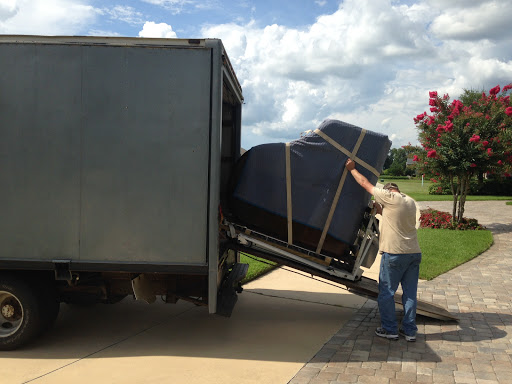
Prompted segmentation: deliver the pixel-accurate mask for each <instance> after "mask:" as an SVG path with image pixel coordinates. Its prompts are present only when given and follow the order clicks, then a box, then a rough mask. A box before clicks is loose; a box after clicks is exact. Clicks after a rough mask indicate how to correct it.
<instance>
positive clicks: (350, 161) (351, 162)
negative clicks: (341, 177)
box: [345, 159, 356, 172]
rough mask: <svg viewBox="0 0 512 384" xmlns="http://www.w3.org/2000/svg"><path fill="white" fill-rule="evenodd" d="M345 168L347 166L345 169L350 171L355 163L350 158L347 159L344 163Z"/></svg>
mask: <svg viewBox="0 0 512 384" xmlns="http://www.w3.org/2000/svg"><path fill="white" fill-rule="evenodd" d="M345 168H347V170H348V171H349V172H350V171H352V170H353V169H355V168H356V163H355V162H354V160H352V159H347V162H346V163H345Z"/></svg>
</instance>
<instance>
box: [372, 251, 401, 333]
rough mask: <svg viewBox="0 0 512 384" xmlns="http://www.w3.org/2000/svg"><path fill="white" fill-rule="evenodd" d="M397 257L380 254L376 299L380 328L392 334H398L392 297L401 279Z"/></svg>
mask: <svg viewBox="0 0 512 384" xmlns="http://www.w3.org/2000/svg"><path fill="white" fill-rule="evenodd" d="M398 257H399V256H396V255H390V254H389V253H386V252H384V253H383V254H382V258H381V262H380V273H379V296H378V298H377V303H378V304H379V313H380V322H381V325H382V328H384V329H385V330H386V331H387V332H389V333H393V334H398V323H397V320H396V313H395V300H394V296H395V292H396V290H397V288H398V284H399V283H400V279H401V277H402V272H401V270H400V268H399V265H397V262H398V259H397V258H398Z"/></svg>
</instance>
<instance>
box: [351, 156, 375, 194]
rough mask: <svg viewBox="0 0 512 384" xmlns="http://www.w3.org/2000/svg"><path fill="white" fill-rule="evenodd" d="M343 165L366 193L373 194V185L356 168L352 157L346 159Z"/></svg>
mask: <svg viewBox="0 0 512 384" xmlns="http://www.w3.org/2000/svg"><path fill="white" fill-rule="evenodd" d="M345 167H346V168H347V169H348V170H349V171H350V173H351V174H352V176H353V177H354V179H355V180H356V182H357V183H358V184H359V185H360V186H361V187H363V188H364V189H365V190H366V191H367V192H368V193H371V194H372V195H373V185H372V184H371V183H370V182H369V181H368V179H367V178H366V177H364V176H363V175H361V174H360V173H359V171H358V170H357V169H356V163H355V162H354V160H352V159H348V160H347V162H346V163H345Z"/></svg>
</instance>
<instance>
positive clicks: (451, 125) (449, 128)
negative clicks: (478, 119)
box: [444, 121, 453, 132]
mask: <svg viewBox="0 0 512 384" xmlns="http://www.w3.org/2000/svg"><path fill="white" fill-rule="evenodd" d="M444 129H446V132H451V131H453V123H452V122H451V121H447V122H446V126H445V127H444Z"/></svg>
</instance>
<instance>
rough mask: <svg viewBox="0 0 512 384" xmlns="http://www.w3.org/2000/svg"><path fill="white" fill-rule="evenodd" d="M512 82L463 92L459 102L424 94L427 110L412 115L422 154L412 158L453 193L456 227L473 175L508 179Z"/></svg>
mask: <svg viewBox="0 0 512 384" xmlns="http://www.w3.org/2000/svg"><path fill="white" fill-rule="evenodd" d="M511 89H512V84H509V85H507V86H505V87H504V88H503V90H501V92H500V87H499V86H496V87H494V88H492V89H491V90H490V91H489V95H486V94H485V93H484V92H482V93H480V92H477V91H471V90H465V91H464V94H463V95H462V96H461V100H453V102H451V103H450V97H449V96H448V95H444V96H443V97H440V96H438V94H437V92H430V93H429V96H430V100H429V105H430V111H431V112H432V113H433V114H432V115H428V114H427V113H426V112H424V113H422V114H420V115H418V116H416V118H415V119H414V122H415V124H416V126H417V129H418V134H419V141H420V143H421V145H422V146H423V148H424V151H423V152H422V153H420V154H419V155H416V156H415V158H414V160H416V161H418V163H419V164H420V165H421V166H422V167H423V172H426V173H430V174H439V175H440V177H444V178H446V179H447V180H448V182H449V185H450V188H451V191H452V195H453V215H452V216H453V220H454V221H457V222H458V223H460V222H461V221H462V218H463V214H464V205H465V202H466V197H467V193H468V191H469V181H470V179H471V177H472V176H473V175H477V174H479V173H485V172H491V173H495V174H498V175H504V176H508V177H509V176H510V174H509V172H510V171H511V167H512V146H511V141H512V107H511V106H510V95H508V94H507V93H508V92H509V91H510V90H511Z"/></svg>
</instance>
